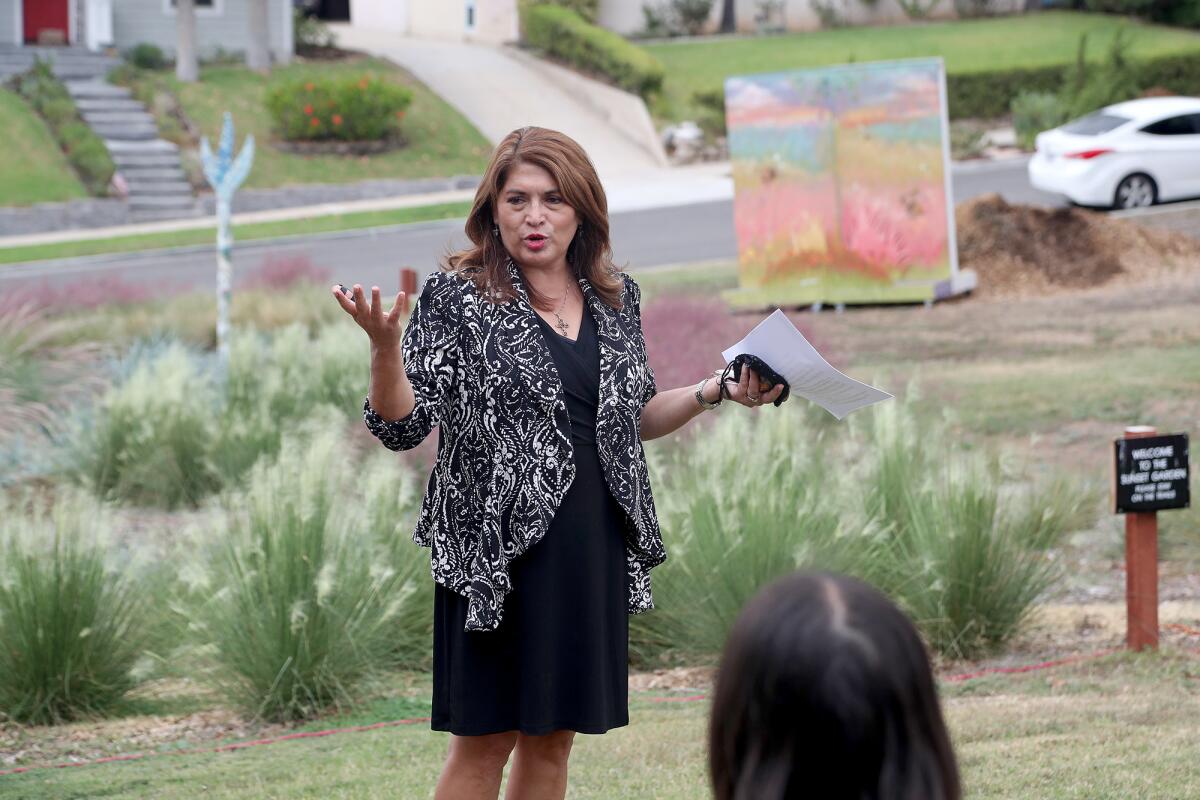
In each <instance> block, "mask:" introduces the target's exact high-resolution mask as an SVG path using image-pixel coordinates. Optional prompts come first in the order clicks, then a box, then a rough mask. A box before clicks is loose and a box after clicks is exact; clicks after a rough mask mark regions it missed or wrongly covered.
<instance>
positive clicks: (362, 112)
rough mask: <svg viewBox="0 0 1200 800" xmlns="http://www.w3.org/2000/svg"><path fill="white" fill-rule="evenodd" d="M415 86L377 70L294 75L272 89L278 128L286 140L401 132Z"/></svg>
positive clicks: (270, 104) (373, 137)
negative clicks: (374, 72) (371, 72)
mask: <svg viewBox="0 0 1200 800" xmlns="http://www.w3.org/2000/svg"><path fill="white" fill-rule="evenodd" d="M412 98H413V94H412V91H411V90H410V89H407V88H405V87H403V86H399V85H397V84H395V83H392V82H390V81H387V80H384V79H382V78H379V77H377V76H374V75H363V76H362V77H360V78H351V77H329V78H300V79H289V80H286V81H281V82H278V83H275V84H274V85H273V86H271V87H270V88H269V89H268V90H267V98H266V104H267V110H268V112H269V113H270V115H271V122H272V125H273V127H274V130H275V132H276V133H277V134H278V135H279V136H280V137H281V138H282V139H285V140H287V141H324V140H339V141H381V140H385V139H389V138H391V137H393V136H395V135H396V134H397V133H398V132H399V126H400V120H401V119H403V117H404V114H405V110H406V109H407V108H408V106H409V105H410V104H411V103H412Z"/></svg>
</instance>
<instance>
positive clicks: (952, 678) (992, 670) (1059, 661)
mask: <svg viewBox="0 0 1200 800" xmlns="http://www.w3.org/2000/svg"><path fill="white" fill-rule="evenodd" d="M1117 650H1118V649H1117V648H1110V649H1108V650H1100V651H1098V652H1095V653H1085V654H1084V655H1078V656H1067V657H1066V658H1056V659H1054V660H1052V661H1042V662H1039V663H1037V664H1024V665H1022V666H1019V667H988V668H986V669H981V670H976V671H975V672H964V673H962V674H959V675H947V676H946V677H944V678H942V680H944V681H946V682H947V683H961V682H962V681H969V680H974V679H975V678H983V677H986V676H988V675H1016V674H1020V673H1023V672H1035V671H1037V670H1039V669H1050V668H1051V667H1061V666H1063V665H1065V664H1076V663H1078V662H1080V661H1091V660H1093V659H1097V658H1103V657H1104V656H1107V655H1112V654H1113V653H1115V652H1117Z"/></svg>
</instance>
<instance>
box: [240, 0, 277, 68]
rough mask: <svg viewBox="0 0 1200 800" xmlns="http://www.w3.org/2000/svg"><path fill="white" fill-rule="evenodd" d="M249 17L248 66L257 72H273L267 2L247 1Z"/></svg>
mask: <svg viewBox="0 0 1200 800" xmlns="http://www.w3.org/2000/svg"><path fill="white" fill-rule="evenodd" d="M246 11H247V14H248V16H249V20H248V25H247V27H248V34H249V41H248V42H247V43H246V66H247V67H249V68H250V69H252V70H254V71H255V72H263V73H266V72H270V71H271V51H270V47H269V42H268V38H267V37H268V32H267V0H247V2H246Z"/></svg>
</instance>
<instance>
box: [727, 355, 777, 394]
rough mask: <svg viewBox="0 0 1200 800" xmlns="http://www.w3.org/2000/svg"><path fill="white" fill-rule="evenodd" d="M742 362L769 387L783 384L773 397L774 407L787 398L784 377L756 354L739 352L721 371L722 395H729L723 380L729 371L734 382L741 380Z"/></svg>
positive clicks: (772, 387)
mask: <svg viewBox="0 0 1200 800" xmlns="http://www.w3.org/2000/svg"><path fill="white" fill-rule="evenodd" d="M743 364H744V365H746V366H748V367H749V368H750V369H752V370H754V372H755V373H757V374H758V377H759V380H761V381H766V382H767V383H769V384H771V389H774V388H775V387H776V386H778V385H779V384H781V383H782V384H783V391H782V392H780V393H779V397H776V398H775V403H774V405H775V406H776V407H778V406H779V405H780V404H782V403H783V401H784V400H787V399H788V392H790V391H791V387H790V386H788V382H787V380H785V379H784V377H783V376H782V375H780V374H779V373H778V372H776V371H775V370H773V369H771V368H770V367H769V366H767V362H765V361H763V360H762V359H761V358H759V357H758V356H752V355H750V354H749V353H741V354H739V355H738V356H737V357H736V358H734V359H733V361H730V362H729V363H728V364H726V365H725V370H724V371H723V372H722V373H721V396H722V397H728V396H729V390H728V389H726V388H725V381H726V380H727V379H728V378H729V374H730V373H731V372H732V373H733V381H734V383H738V382H740V381H741V379H742V365H743ZM771 389H768V390H767V391H770V390H771Z"/></svg>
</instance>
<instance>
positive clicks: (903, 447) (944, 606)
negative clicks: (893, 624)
mask: <svg viewBox="0 0 1200 800" xmlns="http://www.w3.org/2000/svg"><path fill="white" fill-rule="evenodd" d="M869 425H870V431H869V439H870V443H871V446H870V448H869V450H870V452H871V457H870V462H869V463H870V468H869V472H868V476H867V477H866V479H865V480H864V482H863V483H864V487H863V498H864V511H865V513H866V519H867V520H868V521H869V523H870V524H871V525H872V526H874V527H876V528H878V529H880V530H883V531H885V532H886V539H887V542H888V548H887V553H888V557H887V559H886V560H885V561H884V562H882V566H883V567H884V569H883V571H882V573H881V574H880V575H879V577H878V581H879V585H880V586H881V587H882V588H884V589H885V591H888V592H889V593H890V594H891V595H892V596H893V597H894V598H896V599H897V600H898V601H899V602H900V603H901V605H902V606H903V607H904V608H905V610H906V611H907V612H908V613H909V614H910V615H911V616H912V617H913V619H914V620H915V621H916V623H917V625H918V626H919V627H920V628H921V630H922V632H923V633H924V634H925V636H926V638H927V639H928V641H929V643H930V644H931V646H932V647H933V648H934V649H936V650H937V651H938V652H939V653H941V654H943V655H946V656H950V657H954V658H973V657H976V656H979V655H982V654H985V653H987V652H990V651H994V650H996V649H998V648H999V647H1001V646H1002V645H1003V644H1005V643H1006V642H1007V641H1008V640H1009V639H1011V638H1012V636H1013V635H1014V634H1015V633H1016V632H1017V630H1018V629H1019V628H1020V626H1021V624H1022V623H1023V622H1024V621H1025V620H1026V618H1027V617H1028V615H1029V614H1030V612H1031V611H1032V610H1033V607H1034V603H1035V601H1036V600H1037V599H1038V598H1039V597H1040V596H1041V595H1042V594H1043V593H1044V592H1045V591H1046V590H1047V589H1049V588H1050V586H1051V585H1052V583H1053V582H1054V580H1055V578H1056V577H1057V575H1058V574H1059V573H1058V570H1059V567H1058V564H1057V562H1056V561H1054V559H1053V558H1052V557H1051V556H1052V554H1051V553H1050V552H1049V550H1050V548H1051V546H1052V545H1054V544H1055V543H1057V542H1058V541H1059V539H1060V538H1061V536H1062V534H1063V533H1064V532H1065V531H1066V530H1068V529H1070V528H1071V527H1073V526H1076V525H1079V524H1086V520H1087V515H1086V514H1085V513H1084V511H1083V509H1084V507H1085V506H1086V505H1087V504H1088V503H1089V501H1090V500H1091V499H1092V496H1091V494H1090V493H1088V492H1086V491H1081V490H1080V489H1079V488H1078V487H1075V486H1072V485H1068V484H1067V483H1066V482H1064V481H1063V480H1061V479H1060V480H1054V481H1051V482H1049V483H1047V484H1046V485H1044V486H1041V487H1035V488H1032V489H1030V488H1027V487H1020V486H1007V485H1006V484H1007V483H1011V481H1006V480H1005V477H1004V475H1003V472H1002V470H1001V468H1000V464H999V462H998V460H997V459H996V458H994V457H992V456H988V455H986V454H977V453H966V452H963V451H961V450H958V449H956V448H955V447H954V446H953V445H952V443H951V441H950V439H949V437H948V436H947V435H945V434H944V433H943V432H941V431H938V430H936V429H933V430H931V429H928V428H923V427H922V426H921V425H920V424H919V423H918V422H917V420H916V418H915V416H914V415H913V413H912V410H911V408H910V406H909V405H908V404H906V403H901V402H894V403H889V404H885V405H883V406H880V407H878V408H876V409H875V410H874V412H873V414H872V415H871V417H870V419H869Z"/></svg>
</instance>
